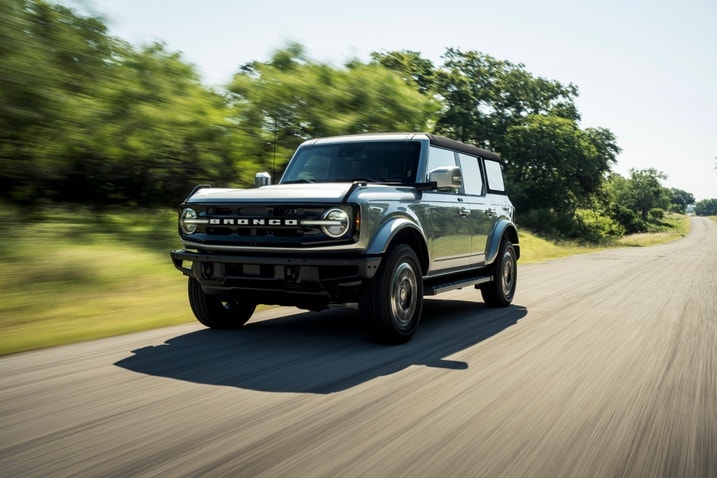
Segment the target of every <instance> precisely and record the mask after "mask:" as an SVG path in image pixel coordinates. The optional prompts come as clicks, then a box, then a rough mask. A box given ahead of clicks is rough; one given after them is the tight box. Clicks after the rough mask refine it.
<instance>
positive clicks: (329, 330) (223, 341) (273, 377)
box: [115, 299, 527, 394]
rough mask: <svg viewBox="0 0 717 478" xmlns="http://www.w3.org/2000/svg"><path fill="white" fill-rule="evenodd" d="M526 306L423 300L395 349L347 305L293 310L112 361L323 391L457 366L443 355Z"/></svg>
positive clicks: (246, 384) (264, 387) (190, 377)
mask: <svg viewBox="0 0 717 478" xmlns="http://www.w3.org/2000/svg"><path fill="white" fill-rule="evenodd" d="M526 315H527V309H526V308H525V307H521V306H515V305H513V306H510V307H507V308H504V309H489V308H486V307H485V306H484V305H483V304H482V303H475V302H472V301H461V300H431V299H429V300H426V301H425V305H424V312H423V318H422V321H421V326H420V327H419V329H418V332H417V333H416V335H415V336H414V337H413V339H412V340H411V341H410V342H408V343H407V344H404V345H401V346H382V345H376V344H374V343H372V342H370V341H369V340H368V338H367V337H366V335H365V334H364V332H363V330H362V328H361V324H360V320H359V315H358V311H357V310H356V309H355V308H341V309H331V310H328V311H323V312H299V313H297V314H294V315H290V316H285V317H281V318H276V319H269V320H262V321H258V322H254V323H252V322H251V321H250V322H249V323H247V324H246V325H245V326H244V327H243V328H242V329H240V330H232V331H217V330H211V329H205V330H200V331H197V332H191V333H188V334H184V335H180V336H177V337H174V338H171V339H169V340H167V341H166V342H165V343H162V344H159V345H154V346H150V347H144V348H141V349H138V350H133V351H132V355H131V356H129V357H127V358H125V359H122V360H120V361H119V362H117V363H116V364H115V365H117V366H119V367H122V368H125V369H127V370H131V371H134V372H138V373H143V374H148V375H155V376H160V377H168V378H174V379H177V380H184V381H188V382H195V383H202V384H210V385H223V386H231V387H239V388H245V389H251V390H258V391H269V392H301V393H318V394H328V393H333V392H337V391H341V390H346V389H348V388H351V387H353V386H355V385H358V384H360V383H363V382H366V381H369V380H372V379H374V378H377V377H379V376H383V375H390V374H393V373H396V372H398V371H400V370H403V369H405V368H407V367H409V366H411V365H424V366H428V367H441V368H447V369H453V370H465V369H467V368H468V364H467V363H465V362H459V361H454V360H447V359H446V357H448V356H450V355H452V354H454V353H456V352H459V351H461V350H464V349H466V348H468V347H471V346H473V345H476V344H478V343H480V342H481V341H483V340H485V339H487V338H489V337H492V336H494V335H496V334H498V333H500V332H501V331H502V330H505V329H506V328H508V327H510V326H511V325H514V324H515V323H516V322H517V321H518V320H520V319H521V318H523V317H525V316H526Z"/></svg>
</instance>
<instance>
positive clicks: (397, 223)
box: [366, 217, 428, 255]
mask: <svg viewBox="0 0 717 478" xmlns="http://www.w3.org/2000/svg"><path fill="white" fill-rule="evenodd" d="M403 231H406V232H411V233H412V234H414V235H417V236H418V237H419V238H420V239H421V241H423V245H422V247H425V245H426V244H427V243H428V241H427V240H426V235H425V234H424V233H423V231H422V230H421V228H420V227H419V226H418V225H417V224H416V223H415V222H413V221H411V220H410V219H408V218H406V217H397V218H393V219H391V220H390V221H387V222H386V223H385V224H383V225H382V226H381V227H380V228H379V230H378V231H377V232H376V234H374V235H373V237H372V238H371V242H370V243H369V246H368V248H367V249H366V253H367V254H384V253H385V252H386V251H387V250H388V247H389V245H390V244H391V242H392V241H393V239H394V238H395V237H396V236H398V235H399V234H400V233H401V232H403ZM420 252H421V251H416V253H419V255H420Z"/></svg>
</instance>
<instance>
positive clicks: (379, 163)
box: [281, 141, 421, 184]
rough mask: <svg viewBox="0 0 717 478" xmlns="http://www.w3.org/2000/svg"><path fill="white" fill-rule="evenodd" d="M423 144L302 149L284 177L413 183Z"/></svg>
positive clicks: (284, 179) (288, 180)
mask: <svg viewBox="0 0 717 478" xmlns="http://www.w3.org/2000/svg"><path fill="white" fill-rule="evenodd" d="M420 150H421V144H420V143H418V142H413V143H408V142H397V141H393V142H391V141H384V142H367V141H363V142H354V143H340V144H325V145H318V146H313V147H308V148H302V149H300V150H299V152H298V153H297V155H296V156H295V157H294V159H293V160H292V161H291V164H289V167H288V168H287V169H286V172H285V173H284V176H283V177H282V179H281V182H282V183H283V184H286V183H297V182H352V181H369V182H380V183H398V184H412V183H415V181H416V168H417V167H418V156H419V153H420Z"/></svg>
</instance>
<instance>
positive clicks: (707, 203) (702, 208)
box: [695, 199, 717, 216]
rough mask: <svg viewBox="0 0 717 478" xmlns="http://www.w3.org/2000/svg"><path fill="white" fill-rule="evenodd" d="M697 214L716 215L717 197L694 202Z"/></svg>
mask: <svg viewBox="0 0 717 478" xmlns="http://www.w3.org/2000/svg"><path fill="white" fill-rule="evenodd" d="M695 214H697V215H698V216H717V199H704V200H702V201H700V202H698V203H697V204H695Z"/></svg>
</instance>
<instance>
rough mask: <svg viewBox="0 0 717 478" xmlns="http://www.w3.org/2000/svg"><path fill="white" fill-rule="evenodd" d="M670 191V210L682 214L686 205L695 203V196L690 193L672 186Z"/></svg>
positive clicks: (685, 209)
mask: <svg viewBox="0 0 717 478" xmlns="http://www.w3.org/2000/svg"><path fill="white" fill-rule="evenodd" d="M671 191H672V200H671V201H670V203H671V206H670V210H673V211H675V212H678V213H680V214H684V213H685V212H686V211H687V206H689V205H690V204H694V203H695V197H694V196H693V195H692V194H691V193H688V192H687V191H683V190H681V189H675V188H672V189H671Z"/></svg>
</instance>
